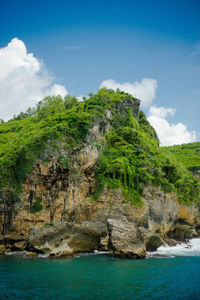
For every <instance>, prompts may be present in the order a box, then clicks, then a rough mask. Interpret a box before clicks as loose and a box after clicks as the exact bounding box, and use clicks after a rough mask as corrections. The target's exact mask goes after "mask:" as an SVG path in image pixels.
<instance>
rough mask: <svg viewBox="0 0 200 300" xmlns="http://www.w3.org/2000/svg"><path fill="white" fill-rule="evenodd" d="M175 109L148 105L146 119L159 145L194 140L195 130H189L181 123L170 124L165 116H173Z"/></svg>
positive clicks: (171, 144) (170, 144)
mask: <svg viewBox="0 0 200 300" xmlns="http://www.w3.org/2000/svg"><path fill="white" fill-rule="evenodd" d="M174 114H175V109H173V108H165V107H150V109H149V117H148V121H149V122H150V124H151V125H152V126H153V127H154V128H155V130H156V132H157V135H158V138H159V140H160V143H161V146H173V145H178V144H183V143H191V142H195V141H196V133H195V131H191V132H190V131H189V130H188V129H187V127H186V126H185V125H184V124H183V123H176V124H173V123H172V124H170V123H169V122H168V121H167V120H166V119H165V118H167V116H173V115H174Z"/></svg>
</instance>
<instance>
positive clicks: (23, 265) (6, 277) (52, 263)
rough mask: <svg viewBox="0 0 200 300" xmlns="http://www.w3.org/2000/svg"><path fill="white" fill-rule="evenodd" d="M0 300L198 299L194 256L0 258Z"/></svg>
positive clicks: (198, 261)
mask: <svg viewBox="0 0 200 300" xmlns="http://www.w3.org/2000/svg"><path fill="white" fill-rule="evenodd" d="M0 299H41V300H43V299H48V300H49V299H84V300H85V299H172V300H174V299H190V300H194V299H200V256H193V257H192V256H186V257H174V258H148V259H145V260H131V259H119V258H112V257H109V256H107V255H79V256H76V257H75V258H73V259H49V258H23V257H14V256H0Z"/></svg>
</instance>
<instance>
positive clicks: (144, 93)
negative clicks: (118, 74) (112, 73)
mask: <svg viewBox="0 0 200 300" xmlns="http://www.w3.org/2000/svg"><path fill="white" fill-rule="evenodd" d="M103 87H105V88H107V89H113V90H116V89H120V90H121V91H124V92H126V93H129V94H131V95H132V96H134V97H136V98H138V99H140V100H141V105H142V106H143V107H148V106H149V105H151V103H152V101H153V99H154V98H155V96H156V90H157V87H158V84H157V81H156V80H155V79H152V78H143V79H142V81H141V82H138V81H135V82H133V83H130V82H124V83H119V82H116V81H115V80H113V79H109V80H104V81H103V82H102V83H101V84H100V88H103Z"/></svg>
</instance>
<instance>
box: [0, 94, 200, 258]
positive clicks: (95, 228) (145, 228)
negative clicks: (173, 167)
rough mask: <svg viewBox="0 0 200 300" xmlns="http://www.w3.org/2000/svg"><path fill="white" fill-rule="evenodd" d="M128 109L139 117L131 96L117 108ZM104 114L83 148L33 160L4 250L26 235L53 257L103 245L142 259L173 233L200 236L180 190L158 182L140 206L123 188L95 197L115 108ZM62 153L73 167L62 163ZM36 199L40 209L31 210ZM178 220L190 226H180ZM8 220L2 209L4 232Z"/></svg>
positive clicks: (198, 218)
mask: <svg viewBox="0 0 200 300" xmlns="http://www.w3.org/2000/svg"><path fill="white" fill-rule="evenodd" d="M127 106H128V107H130V108H131V110H132V112H133V115H134V116H136V115H137V113H138V108H139V102H138V101H135V102H134V103H133V102H132V101H131V99H130V100H126V105H125V104H124V102H123V101H122V102H120V103H118V104H116V109H117V110H119V111H120V113H121V114H125V113H127ZM106 115H107V119H106V121H101V120H98V121H96V122H94V123H93V124H92V126H91V128H90V130H89V134H88V136H87V138H86V140H85V141H84V142H83V144H82V145H78V146H76V147H74V148H73V149H66V145H65V141H60V144H59V147H58V148H57V149H54V150H52V149H47V150H46V152H45V153H44V155H43V157H42V159H41V160H38V161H36V163H35V164H34V166H33V167H32V169H31V171H30V173H29V174H28V176H27V177H26V179H25V180H24V183H23V193H22V195H21V198H20V201H19V202H16V203H15V205H14V207H12V210H11V211H12V213H10V215H9V220H8V221H9V222H8V233H9V234H8V235H7V236H4V237H3V238H2V241H1V240H0V244H2V245H5V247H6V249H12V250H23V248H24V249H26V247H27V246H26V240H27V238H28V236H29V238H28V243H29V249H30V250H32V251H36V252H42V253H49V254H52V255H54V256H62V255H71V251H72V253H76V252H82V251H87V252H90V251H93V250H94V249H101V250H110V251H112V253H113V254H114V255H116V256H121V257H132V258H139V257H144V256H145V249H146V248H145V247H147V250H156V248H157V247H159V246H160V244H161V243H163V242H164V241H165V240H167V239H168V238H169V236H170V238H177V239H181V240H182V239H185V238H188V237H193V236H196V235H197V234H199V235H200V212H199V208H197V207H194V206H190V207H187V206H184V205H180V204H179V203H178V199H177V196H176V194H174V193H170V194H165V193H164V192H163V191H161V189H160V188H158V187H152V186H147V187H146V188H145V189H144V192H143V201H144V205H143V207H136V206H134V205H132V204H131V203H125V201H124V196H123V193H122V191H121V190H120V189H117V190H111V189H108V188H105V189H104V191H103V193H102V194H101V195H100V196H99V199H98V201H93V202H92V201H91V198H92V195H93V193H94V192H95V189H96V180H95V167H96V162H97V160H98V158H99V155H100V148H99V145H100V144H101V143H102V144H103V143H104V141H105V133H106V132H108V131H109V130H111V122H110V121H111V120H112V112H111V111H110V110H108V111H107V113H106ZM62 158H64V159H65V160H66V161H67V162H68V164H65V165H63V163H62ZM37 199H40V200H41V205H42V206H43V208H42V209H41V211H39V212H35V213H31V212H30V209H31V206H32V205H33V203H34V202H35V201H36V200H37ZM107 220H108V222H107ZM177 220H182V221H184V222H185V223H186V224H188V226H190V228H189V229H187V230H182V229H180V228H178V227H177V226H176V223H177ZM3 221H4V219H3V214H1V215H0V230H1V232H2V230H3ZM46 223H47V224H46ZM45 224H46V225H45ZM107 225H108V230H107Z"/></svg>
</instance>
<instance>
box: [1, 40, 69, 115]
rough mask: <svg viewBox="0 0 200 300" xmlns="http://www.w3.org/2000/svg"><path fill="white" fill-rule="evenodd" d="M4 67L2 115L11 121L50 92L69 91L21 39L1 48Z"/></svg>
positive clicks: (61, 92)
mask: <svg viewBox="0 0 200 300" xmlns="http://www.w3.org/2000/svg"><path fill="white" fill-rule="evenodd" d="M0 66H1V68H0V118H3V119H5V120H7V119H9V118H11V117H12V116H13V115H14V114H18V113H19V112H21V111H25V110H26V109H27V108H28V107H29V106H33V105H35V104H36V103H37V101H38V100H41V99H42V98H44V97H45V96H47V95H58V94H59V95H61V96H65V95H66V94H67V90H66V88H65V87H64V86H63V85H60V84H54V77H53V76H52V75H51V74H50V73H49V72H48V71H47V69H46V68H45V66H44V64H43V63H42V62H41V61H39V60H38V59H37V58H36V57H34V55H33V54H32V53H28V52H27V49H26V46H25V44H24V42H23V41H21V40H19V39H18V38H14V39H12V40H11V42H10V43H9V44H8V45H7V46H6V47H4V48H0Z"/></svg>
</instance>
